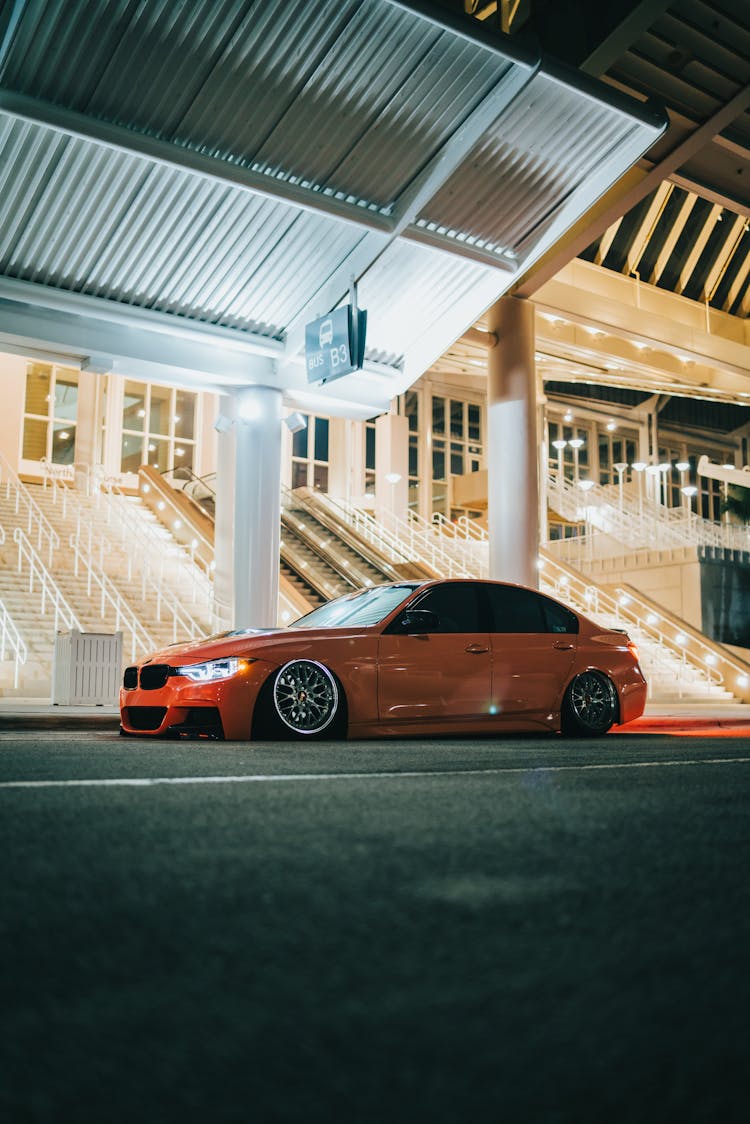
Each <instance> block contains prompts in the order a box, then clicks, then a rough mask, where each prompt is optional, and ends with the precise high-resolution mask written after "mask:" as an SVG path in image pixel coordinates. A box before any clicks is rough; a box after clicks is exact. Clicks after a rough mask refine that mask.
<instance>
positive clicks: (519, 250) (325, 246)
mask: <svg viewBox="0 0 750 1124" xmlns="http://www.w3.org/2000/svg"><path fill="white" fill-rule="evenodd" d="M9 12H10V8H9V5H7V4H6V5H5V6H4V8H3V9H2V13H3V14H4V15H5V16H6V20H5V22H4V21H3V20H2V17H1V16H0V28H3V27H4V26H7V27H9V28H10V30H11V31H12V35H10V34H9V35H8V36H7V37H6V48H7V50H6V54H5V57H4V59H3V57H2V56H0V152H1V153H2V164H1V165H0V220H1V221H0V276H2V277H5V278H8V279H11V280H17V281H21V282H26V283H32V284H33V285H35V286H37V292H38V293H39V294H40V302H41V303H43V299H44V298H43V295H44V291H45V290H48V289H55V290H65V291H69V292H71V293H75V294H80V295H81V296H82V297H96V298H102V299H106V300H109V301H114V302H117V303H118V305H120V306H134V307H137V308H141V309H151V310H153V311H155V312H161V313H166V314H174V315H177V316H179V317H181V318H186V319H188V320H190V321H193V322H196V323H206V324H211V325H215V326H223V327H226V328H230V329H233V330H238V331H240V332H245V333H257V334H260V335H261V336H267V337H272V338H273V339H275V340H281V341H283V340H284V339H285V337H286V335H287V333H288V332H290V331H291V330H292V329H294V331H297V328H298V324H299V320H300V318H301V317H304V316H305V315H306V314H308V313H309V312H310V310H311V309H313V310H314V314H321V315H322V314H324V313H325V312H327V311H328V310H329V309H330V308H331V307H334V306H335V304H336V303H338V301H339V300H340V299H342V297H344V295H345V294H346V292H347V289H348V285H349V280H350V276H351V274H352V273H354V274H355V275H356V276H357V277H358V278H359V279H360V282H361V287H362V291H363V292H367V294H368V299H369V300H370V302H371V307H370V322H371V325H372V334H371V335H370V336H369V341H368V346H369V347H370V348H371V349H372V352H373V353H377V354H378V355H379V356H383V355H385V356H388V357H390V359H391V360H392V361H394V362H401V361H402V360H403V362H404V367H405V369H406V370H408V371H409V376H408V377H409V378H410V379H412V380H413V378H415V377H417V375H418V374H419V373H420V370H419V369H417V368H418V366H419V365H420V364H424V365H425V366H426V365H427V363H428V362H429V361H430V359H431V358H435V357H436V356H437V355H439V354H440V352H441V351H442V350H443V349H444V348H445V347H446V346H447V345H448V344H449V343H450V342H451V340H452V339H455V338H456V336H458V335H459V334H460V333H461V332H462V331H463V330H464V328H465V327H467V326H468V325H469V323H471V321H472V320H473V319H475V318H476V317H477V316H478V315H479V314H481V312H482V311H483V310H484V308H485V307H486V306H487V305H488V304H489V303H491V302H492V301H493V300H495V299H497V297H498V296H500V295H501V294H502V292H504V291H505V290H506V289H507V287H508V284H509V282H510V278H511V277H512V271H513V269H514V268H515V266H516V265H518V266H520V265H524V264H528V262H529V261H531V260H532V259H533V258H534V257H535V256H538V255H539V254H540V253H542V252H543V251H544V249H546V247H547V246H548V245H549V244H550V242H551V241H552V240H553V239H554V238H555V237H556V236H557V234H559V233H560V232H561V231H562V230H563V229H564V228H565V227H566V226H567V225H569V224H570V223H572V222H574V221H575V220H576V219H577V218H578V216H579V215H580V214H581V213H582V211H583V210H585V209H586V207H587V206H589V205H590V203H591V202H592V201H593V199H595V198H596V197H597V195H598V194H599V193H600V192H601V191H603V190H605V189H606V187H607V186H609V184H610V183H611V182H612V181H613V180H614V179H616V178H617V176H618V175H620V174H621V173H622V172H623V171H624V170H625V169H626V168H627V167H628V166H629V165H630V164H631V163H632V161H633V160H634V159H636V158H637V156H638V155H640V154H641V153H642V152H643V151H644V149H645V148H646V147H647V146H648V145H649V144H650V143H651V141H652V140H653V139H654V138H655V137H656V136H657V135H658V133H659V131H660V129H661V127H662V124H661V122H660V119H659V118H658V116H656V115H654V114H652V113H649V112H647V111H642V110H640V109H639V108H638V107H637V106H636V105H635V104H634V105H631V106H628V105H623V104H622V103H621V101H620V99H619V97H618V96H613V97H612V98H610V99H609V100H607V99H601V98H600V97H598V96H597V92H598V91H597V89H596V88H595V87H592V86H591V85H590V83H587V82H586V81H585V80H581V81H580V82H578V81H577V80H576V79H571V78H570V76H568V75H564V76H562V77H561V75H560V74H559V73H558V72H556V71H554V70H552V69H550V68H546V69H545V68H540V64H539V60H538V59H537V60H535V59H534V58H533V57H532V56H529V55H528V53H526V52H523V51H520V50H515V49H510V48H508V46H507V43H506V41H504V40H500V39H498V38H497V37H495V38H494V39H492V38H490V39H487V41H486V42H485V41H484V40H483V41H481V42H479V41H477V39H476V38H475V37H473V36H475V35H476V32H475V31H471V30H469V31H467V27H468V24H464V25H461V27H460V28H458V29H456V28H455V27H452V26H448V27H442V26H438V25H437V24H436V23H435V22H433V21H431V20H430V19H426V18H424V16H423V14H421V13H420V12H419V11H412V10H408V6H405V5H400V4H393V3H389V2H386V0H344V2H343V3H342V4H340V5H336V6H334V5H331V4H330V3H326V2H325V0H311V2H310V3H308V4H306V5H305V6H303V7H302V8H299V7H296V8H295V7H290V6H286V5H282V4H279V3H277V2H275V0H257V2H256V3H250V2H249V0H219V2H216V3H207V2H205V0H181V2H179V3H178V2H177V0H149V3H147V4H143V3H140V2H138V3H136V2H133V0H108V2H107V3H103V4H100V3H94V4H86V3H82V4H76V5H69V4H61V3H57V2H55V0H26V3H24V4H22V5H21V6H20V7H19V6H14V7H13V11H12V13H11V14H15V15H16V16H18V15H19V14H20V19H19V20H18V22H17V23H16V24H15V25H13V24H12V23H10V24H8V23H7V16H8V14H9ZM470 22H471V21H469V23H470ZM484 34H485V33H482V35H484ZM485 38H486V35H485ZM499 44H501V45H503V49H500V47H499ZM285 193H286V194H285ZM334 204H335V205H334ZM413 239H417V240H418V241H420V242H423V241H425V240H426V241H427V242H430V241H432V242H433V243H435V245H434V246H433V247H431V248H430V249H429V252H426V248H425V247H424V246H421V245H417V244H416V243H415V242H414V241H413ZM436 247H437V248H436ZM446 250H447V251H449V252H446ZM455 255H459V256H462V257H465V258H466V259H468V260H467V262H466V263H465V264H463V265H460V266H459V265H457V262H456V256H455ZM477 259H479V260H477ZM24 292H25V293H26V292H27V290H24ZM316 302H319V304H320V306H319V307H318V304H317V303H316ZM310 318H312V317H311V316H310ZM290 338H296V337H294V336H292V337H290ZM426 341H429V345H428V344H427V343H426ZM415 357H418V359H417V358H415ZM421 369H424V366H422V367H421ZM395 374H396V376H397V377H398V378H402V377H403V376H402V375H398V372H395ZM391 390H393V387H392V388H391ZM381 397H382V394H381Z"/></svg>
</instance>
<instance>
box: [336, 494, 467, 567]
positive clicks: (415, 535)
mask: <svg viewBox="0 0 750 1124" xmlns="http://www.w3.org/2000/svg"><path fill="white" fill-rule="evenodd" d="M327 503H328V504H329V505H331V507H332V508H333V509H334V510H335V511H336V512H337V513H338V514H339V517H340V518H341V519H343V520H344V521H345V522H347V523H348V524H349V526H351V527H352V528H353V529H354V530H355V531H356V533H357V534H358V535H359V536H361V538H363V539H365V541H366V542H369V543H371V544H372V545H373V546H374V547H375V548H376V549H377V550H378V551H379V552H380V553H381V554H382V555H383V556H384V557H385V558H386V559H387V560H388V561H389V562H391V563H394V564H396V565H408V563H410V562H417V563H419V564H420V565H421V566H424V567H425V568H426V569H427V570H428V571H429V572H430V573H433V574H440V575H441V576H443V577H479V576H480V575H479V573H478V572H477V568H478V567H479V568H481V565H480V564H479V563H478V562H477V560H476V559H472V558H470V557H467V552H465V551H464V552H461V553H460V554H459V553H457V552H455V551H454V550H452V549H451V545H452V544H450V543H449V541H448V540H447V539H445V538H444V536H441V535H440V534H439V533H438V531H437V530H436V527H435V525H433V524H432V523H428V522H427V521H426V520H424V519H421V518H420V517H419V516H416V515H413V514H411V513H410V517H409V519H408V521H407V520H403V519H399V518H398V517H397V516H396V515H394V514H393V513H391V512H388V513H387V514H386V515H385V516H383V517H382V518H381V519H375V518H374V517H373V516H372V515H371V514H370V513H369V512H367V511H363V510H362V509H361V508H358V507H355V506H354V505H353V504H351V503H349V502H347V501H346V500H333V499H331V497H330V496H329V497H328V499H327Z"/></svg>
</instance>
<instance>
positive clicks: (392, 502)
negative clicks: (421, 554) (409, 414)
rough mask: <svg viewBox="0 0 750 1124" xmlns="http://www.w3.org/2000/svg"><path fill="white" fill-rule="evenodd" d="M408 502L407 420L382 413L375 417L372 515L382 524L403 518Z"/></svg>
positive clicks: (404, 517) (395, 415)
mask: <svg viewBox="0 0 750 1124" xmlns="http://www.w3.org/2000/svg"><path fill="white" fill-rule="evenodd" d="M408 505H409V420H408V418H404V417H400V416H399V415H398V414H382V415H381V416H380V417H379V418H377V419H376V421H375V515H376V517H377V518H378V519H379V520H380V521H381V522H383V523H385V524H386V525H387V524H388V523H389V521H390V520H391V518H392V517H393V516H396V518H398V519H406V511H407V508H408Z"/></svg>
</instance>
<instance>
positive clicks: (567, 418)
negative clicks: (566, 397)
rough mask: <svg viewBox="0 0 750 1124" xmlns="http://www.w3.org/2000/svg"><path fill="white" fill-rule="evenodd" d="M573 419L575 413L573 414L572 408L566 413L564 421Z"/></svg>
mask: <svg viewBox="0 0 750 1124" xmlns="http://www.w3.org/2000/svg"><path fill="white" fill-rule="evenodd" d="M572 420H573V415H572V413H571V412H570V410H568V412H567V414H566V415H565V417H564V418H563V421H566V422H572Z"/></svg>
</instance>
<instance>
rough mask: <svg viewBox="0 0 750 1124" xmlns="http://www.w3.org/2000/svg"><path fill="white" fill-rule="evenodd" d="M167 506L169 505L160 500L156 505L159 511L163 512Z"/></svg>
mask: <svg viewBox="0 0 750 1124" xmlns="http://www.w3.org/2000/svg"><path fill="white" fill-rule="evenodd" d="M166 506H167V505H166V504H165V502H164V500H159V502H158V503H157V505H156V507H157V510H159V511H163V510H164V508H165V507H166Z"/></svg>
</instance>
